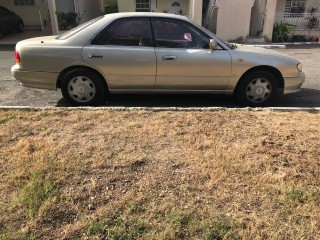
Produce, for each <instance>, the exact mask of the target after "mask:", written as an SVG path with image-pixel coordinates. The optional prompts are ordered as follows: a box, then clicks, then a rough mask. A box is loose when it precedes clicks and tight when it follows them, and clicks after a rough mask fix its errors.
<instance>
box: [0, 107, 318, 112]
mask: <svg viewBox="0 0 320 240" xmlns="http://www.w3.org/2000/svg"><path fill="white" fill-rule="evenodd" d="M0 110H33V111H40V110H67V111H71V110H90V111H97V110H109V111H142V110H143V111H152V112H163V111H176V112H193V111H195V112H205V111H208V112H215V111H254V112H261V111H277V112H299V111H302V112H320V107H314V108H300V107H266V108H250V107H246V108H227V107H199V108H197V107H190V108H188V107H187V108H183V107H30V106H0Z"/></svg>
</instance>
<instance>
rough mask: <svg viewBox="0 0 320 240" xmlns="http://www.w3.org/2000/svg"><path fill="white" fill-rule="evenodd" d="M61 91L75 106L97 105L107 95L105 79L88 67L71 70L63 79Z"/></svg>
mask: <svg viewBox="0 0 320 240" xmlns="http://www.w3.org/2000/svg"><path fill="white" fill-rule="evenodd" d="M61 92H62V95H63V97H64V98H65V99H66V100H67V101H68V102H70V103H71V104H72V105H75V106H97V105H99V104H101V103H102V101H103V100H104V99H105V97H106V89H105V86H104V84H103V79H101V77H100V76H99V75H98V74H96V73H95V72H93V71H90V70H87V69H74V70H71V71H69V72H68V73H67V74H66V75H65V76H64V78H63V80H62V83H61Z"/></svg>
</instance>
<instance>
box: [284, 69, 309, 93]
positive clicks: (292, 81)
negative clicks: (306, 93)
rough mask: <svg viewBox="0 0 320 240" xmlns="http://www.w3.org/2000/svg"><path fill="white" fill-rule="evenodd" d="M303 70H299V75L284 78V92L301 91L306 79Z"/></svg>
mask: <svg viewBox="0 0 320 240" xmlns="http://www.w3.org/2000/svg"><path fill="white" fill-rule="evenodd" d="M305 78H306V77H305V75H304V73H303V72H299V75H298V76H297V77H288V78H284V91H283V93H284V94H290V93H295V92H298V91H300V89H301V86H302V84H303V83H304V81H305Z"/></svg>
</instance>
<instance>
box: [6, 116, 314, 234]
mask: <svg viewBox="0 0 320 240" xmlns="http://www.w3.org/2000/svg"><path fill="white" fill-rule="evenodd" d="M319 120H320V114H319V113H306V112H294V113H282V112H272V111H262V112H251V111H233V110H227V111H215V112H210V111H203V112H171V111H164V112H153V111H111V110H95V111H94V110H90V111H89V110H78V111H67V110H39V111H31V110H1V111H0V138H1V142H0V192H1V194H0V223H1V224H0V237H1V238H3V239H26V238H39V239H76V238H80V239H105V238H107V239H293V238H297V239H302V238H304V239H317V238H319V237H320V231H319V229H320V219H319V216H320V201H319V199H320V191H319V190H320V189H319V186H320V179H319V174H320V158H319V156H320V134H319V133H320V125H319Z"/></svg>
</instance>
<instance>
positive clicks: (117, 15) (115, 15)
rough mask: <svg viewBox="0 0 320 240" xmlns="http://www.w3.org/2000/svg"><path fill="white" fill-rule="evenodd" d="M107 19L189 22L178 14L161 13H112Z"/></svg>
mask: <svg viewBox="0 0 320 240" xmlns="http://www.w3.org/2000/svg"><path fill="white" fill-rule="evenodd" d="M105 17H107V18H110V19H118V18H126V17H164V18H172V19H182V20H187V19H188V18H187V17H185V16H182V15H178V14H172V13H159V12H121V13H111V14H107V15H105Z"/></svg>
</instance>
